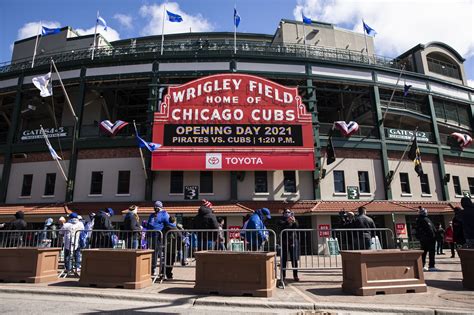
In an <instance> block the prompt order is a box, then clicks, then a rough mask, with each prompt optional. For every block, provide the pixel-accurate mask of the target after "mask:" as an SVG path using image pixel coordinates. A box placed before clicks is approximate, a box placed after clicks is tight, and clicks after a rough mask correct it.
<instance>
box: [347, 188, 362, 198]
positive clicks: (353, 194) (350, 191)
mask: <svg viewBox="0 0 474 315" xmlns="http://www.w3.org/2000/svg"><path fill="white" fill-rule="evenodd" d="M359 198H360V193H359V187H358V186H347V199H359Z"/></svg>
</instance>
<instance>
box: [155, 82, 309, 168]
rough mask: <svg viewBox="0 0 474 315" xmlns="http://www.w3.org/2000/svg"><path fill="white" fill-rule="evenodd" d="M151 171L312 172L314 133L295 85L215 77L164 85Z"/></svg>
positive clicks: (156, 116)
mask: <svg viewBox="0 0 474 315" xmlns="http://www.w3.org/2000/svg"><path fill="white" fill-rule="evenodd" d="M153 142H156V143H160V144H162V145H163V146H162V147H160V149H159V150H157V151H155V152H153V156H152V170H175V169H179V170H313V169H314V157H313V155H314V154H313V151H314V148H313V129H312V123H311V114H308V113H306V108H305V105H304V104H302V102H301V97H300V96H299V95H298V90H297V88H295V87H291V88H290V87H285V86H282V85H280V84H277V83H275V82H272V81H270V80H267V79H264V78H260V77H256V76H252V75H246V74H233V73H229V74H218V75H211V76H208V77H204V78H200V79H197V80H195V81H191V82H189V83H186V84H183V85H180V86H174V87H169V90H168V94H167V95H165V97H164V99H163V101H162V102H161V104H160V108H159V111H158V112H156V113H155V118H154V125H153Z"/></svg>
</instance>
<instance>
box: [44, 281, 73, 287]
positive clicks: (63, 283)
mask: <svg viewBox="0 0 474 315" xmlns="http://www.w3.org/2000/svg"><path fill="white" fill-rule="evenodd" d="M48 287H79V281H77V280H65V281H58V282H53V283H49V284H48Z"/></svg>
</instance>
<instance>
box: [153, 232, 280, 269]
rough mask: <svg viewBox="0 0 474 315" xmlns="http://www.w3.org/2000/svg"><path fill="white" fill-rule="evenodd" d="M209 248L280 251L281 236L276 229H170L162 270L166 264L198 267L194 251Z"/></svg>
mask: <svg viewBox="0 0 474 315" xmlns="http://www.w3.org/2000/svg"><path fill="white" fill-rule="evenodd" d="M206 250H217V251H238V252H246V251H253V252H275V255H276V252H277V251H278V247H277V237H276V233H275V231H273V230H268V229H262V230H252V229H245V230H244V229H222V230H198V229H193V230H188V229H186V230H170V231H167V232H166V233H165V235H164V260H163V263H162V268H163V269H162V272H163V273H164V272H165V269H166V268H175V267H187V268H189V267H192V268H194V267H195V266H196V264H195V261H196V259H195V256H194V253H195V252H196V251H206ZM276 258H277V257H275V275H276V274H277V264H276ZM163 276H165V274H163Z"/></svg>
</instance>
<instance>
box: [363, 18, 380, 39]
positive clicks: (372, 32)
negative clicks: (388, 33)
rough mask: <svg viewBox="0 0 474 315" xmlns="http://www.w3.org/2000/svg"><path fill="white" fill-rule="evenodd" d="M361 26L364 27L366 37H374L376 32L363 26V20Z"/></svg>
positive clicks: (365, 25)
mask: <svg viewBox="0 0 474 315" xmlns="http://www.w3.org/2000/svg"><path fill="white" fill-rule="evenodd" d="M362 24H363V25H364V31H365V32H366V33H367V35H369V36H375V34H377V32H376V31H375V30H374V29H373V28H372V27H370V26H368V25H367V24H365V22H364V20H362Z"/></svg>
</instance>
